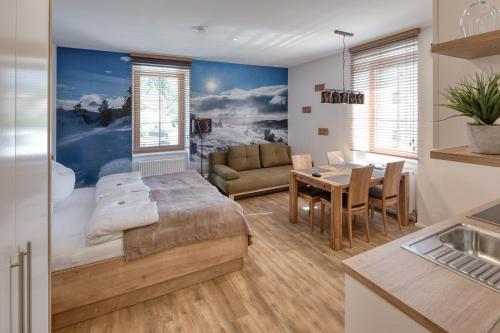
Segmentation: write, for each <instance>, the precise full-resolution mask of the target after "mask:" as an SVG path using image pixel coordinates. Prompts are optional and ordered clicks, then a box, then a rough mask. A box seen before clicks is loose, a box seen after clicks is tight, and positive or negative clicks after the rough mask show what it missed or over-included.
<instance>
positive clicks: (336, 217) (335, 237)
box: [330, 186, 342, 251]
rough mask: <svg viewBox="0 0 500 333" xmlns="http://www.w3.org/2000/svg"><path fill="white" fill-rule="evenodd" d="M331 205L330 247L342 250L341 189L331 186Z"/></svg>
mask: <svg viewBox="0 0 500 333" xmlns="http://www.w3.org/2000/svg"><path fill="white" fill-rule="evenodd" d="M330 193H331V194H330V195H331V197H330V200H331V203H332V209H330V221H331V225H330V230H331V238H330V246H331V247H332V248H333V249H334V250H335V251H338V250H342V187H340V186H332V189H331V192H330Z"/></svg>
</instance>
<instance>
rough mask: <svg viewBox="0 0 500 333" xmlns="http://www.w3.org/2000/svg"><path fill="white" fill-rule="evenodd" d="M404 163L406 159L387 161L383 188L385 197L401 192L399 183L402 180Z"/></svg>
mask: <svg viewBox="0 0 500 333" xmlns="http://www.w3.org/2000/svg"><path fill="white" fill-rule="evenodd" d="M404 164H405V161H399V162H392V163H387V165H386V167H385V175H384V185H383V190H382V195H383V197H384V199H388V198H392V197H395V196H397V195H398V194H399V183H400V182H401V174H402V172H403V166H404Z"/></svg>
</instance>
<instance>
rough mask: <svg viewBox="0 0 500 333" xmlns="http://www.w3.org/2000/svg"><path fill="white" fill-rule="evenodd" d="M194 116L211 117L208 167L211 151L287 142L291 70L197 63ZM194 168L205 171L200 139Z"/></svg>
mask: <svg viewBox="0 0 500 333" xmlns="http://www.w3.org/2000/svg"><path fill="white" fill-rule="evenodd" d="M191 117H200V118H211V119H212V133H209V134H204V139H203V146H204V147H203V156H204V163H203V169H204V170H205V171H206V169H207V167H208V163H206V160H208V153H209V152H211V151H217V150H225V149H227V147H228V146H230V145H239V144H251V143H268V142H287V139H288V69H286V68H276V67H264V66H250V65H239V64H229V63H221V62H212V61H193V64H192V69H191ZM190 156H191V168H194V169H198V170H199V168H200V137H199V135H197V134H192V135H191V140H190Z"/></svg>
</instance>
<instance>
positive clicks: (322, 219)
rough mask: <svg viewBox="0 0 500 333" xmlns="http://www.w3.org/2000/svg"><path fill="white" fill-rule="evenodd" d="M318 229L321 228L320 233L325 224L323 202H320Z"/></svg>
mask: <svg viewBox="0 0 500 333" xmlns="http://www.w3.org/2000/svg"><path fill="white" fill-rule="evenodd" d="M319 217H320V223H321V224H320V228H321V233H323V231H324V224H325V205H324V204H323V202H321V211H320V215H319Z"/></svg>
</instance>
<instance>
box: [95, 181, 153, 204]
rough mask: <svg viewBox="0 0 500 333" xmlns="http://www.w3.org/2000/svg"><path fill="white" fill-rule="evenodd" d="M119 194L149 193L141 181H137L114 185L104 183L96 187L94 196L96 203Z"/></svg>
mask: <svg viewBox="0 0 500 333" xmlns="http://www.w3.org/2000/svg"><path fill="white" fill-rule="evenodd" d="M119 192H146V193H149V187H148V186H147V185H145V184H144V183H143V182H142V180H137V181H135V182H132V183H114V182H106V183H101V184H100V185H98V186H96V190H95V195H96V202H99V201H100V200H101V199H102V198H104V197H107V196H110V195H113V194H114V193H119Z"/></svg>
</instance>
